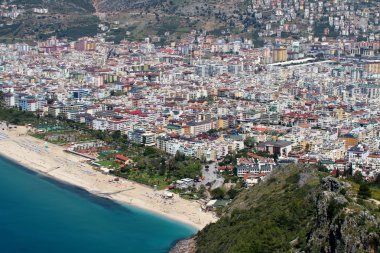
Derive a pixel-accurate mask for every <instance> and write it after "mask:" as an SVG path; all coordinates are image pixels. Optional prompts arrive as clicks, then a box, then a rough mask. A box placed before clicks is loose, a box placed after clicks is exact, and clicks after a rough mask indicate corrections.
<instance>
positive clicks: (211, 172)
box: [197, 163, 224, 190]
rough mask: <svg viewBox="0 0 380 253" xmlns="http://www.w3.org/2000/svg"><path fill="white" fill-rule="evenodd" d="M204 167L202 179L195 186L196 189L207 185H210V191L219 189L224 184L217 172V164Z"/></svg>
mask: <svg viewBox="0 0 380 253" xmlns="http://www.w3.org/2000/svg"><path fill="white" fill-rule="evenodd" d="M206 166H208V168H206ZM206 166H205V165H203V168H202V175H203V176H204V179H203V180H202V182H199V183H198V184H197V188H198V187H200V186H201V185H206V184H209V183H210V184H211V190H213V189H215V188H218V187H221V186H222V185H223V183H224V178H223V177H222V176H220V175H219V173H218V171H217V167H218V163H212V164H208V165H206Z"/></svg>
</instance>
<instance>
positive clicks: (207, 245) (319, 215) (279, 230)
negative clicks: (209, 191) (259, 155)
mask: <svg viewBox="0 0 380 253" xmlns="http://www.w3.org/2000/svg"><path fill="white" fill-rule="evenodd" d="M372 205H373V204H371V203H369V202H366V201H365V202H363V201H362V200H358V201H356V200H355V198H354V193H353V192H351V191H350V188H349V186H348V185H346V184H345V183H341V182H339V181H338V180H336V179H334V178H331V177H326V178H323V179H322V180H321V174H320V172H318V171H317V170H316V169H315V168H306V167H296V166H293V167H288V168H285V169H282V170H280V171H278V172H277V173H276V174H275V175H273V177H271V178H270V179H269V180H268V181H267V182H266V183H262V184H260V185H258V186H256V187H254V188H253V189H250V190H247V191H245V192H243V193H242V194H240V195H239V197H238V198H237V199H236V200H234V202H233V204H232V205H231V206H230V207H229V209H228V210H227V211H226V214H225V215H224V216H223V217H222V218H221V219H220V220H219V221H218V222H217V223H215V224H211V225H209V226H207V227H206V228H205V229H204V230H203V231H201V232H200V233H199V234H198V235H197V237H196V245H197V252H207V253H212V252H218V253H221V252H326V253H327V252H369V251H370V250H374V251H373V252H377V247H378V240H379V223H378V219H377V217H378V215H379V213H378V212H379V209H378V208H377V207H374V206H372Z"/></svg>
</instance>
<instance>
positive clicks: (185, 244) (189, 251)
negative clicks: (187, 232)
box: [169, 237, 196, 253]
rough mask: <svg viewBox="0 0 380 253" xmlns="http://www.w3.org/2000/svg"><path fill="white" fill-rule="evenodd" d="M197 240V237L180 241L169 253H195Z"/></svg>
mask: <svg viewBox="0 0 380 253" xmlns="http://www.w3.org/2000/svg"><path fill="white" fill-rule="evenodd" d="M195 252H196V239H195V237H192V238H189V239H185V240H181V241H178V242H177V243H176V245H175V246H174V247H173V248H172V249H171V250H170V251H169V253H195Z"/></svg>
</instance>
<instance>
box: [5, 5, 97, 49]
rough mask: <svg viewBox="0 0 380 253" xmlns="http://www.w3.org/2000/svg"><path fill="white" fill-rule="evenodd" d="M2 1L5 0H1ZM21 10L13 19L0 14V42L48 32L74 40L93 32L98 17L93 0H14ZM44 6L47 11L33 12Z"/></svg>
mask: <svg viewBox="0 0 380 253" xmlns="http://www.w3.org/2000/svg"><path fill="white" fill-rule="evenodd" d="M3 2H4V1H3ZM8 4H14V5H17V7H18V9H20V10H22V11H23V12H22V13H21V14H20V15H19V16H18V17H17V18H16V19H14V20H11V19H9V18H5V17H2V18H0V24H1V25H2V26H0V42H17V41H33V40H36V39H37V40H44V39H47V38H49V37H51V36H57V37H59V38H68V39H69V40H75V39H77V38H79V37H83V36H95V35H96V34H97V32H98V24H99V18H98V17H97V16H95V15H94V12H95V8H94V6H93V3H92V0H13V1H11V2H9V1H8ZM33 8H47V9H48V13H44V14H39V13H34V12H33Z"/></svg>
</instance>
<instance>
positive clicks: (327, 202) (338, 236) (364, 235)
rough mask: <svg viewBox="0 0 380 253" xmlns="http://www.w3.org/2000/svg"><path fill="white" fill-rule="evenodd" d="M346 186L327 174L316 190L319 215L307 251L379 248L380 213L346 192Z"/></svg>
mask: <svg viewBox="0 0 380 253" xmlns="http://www.w3.org/2000/svg"><path fill="white" fill-rule="evenodd" d="M344 189H345V186H344V185H343V184H342V183H341V182H339V181H338V180H337V179H335V178H332V177H327V178H324V179H323V180H322V182H321V186H320V190H319V191H318V192H316V196H315V201H316V215H315V217H314V218H313V220H312V223H313V227H312V229H311V231H310V233H309V235H308V240H307V247H306V249H305V251H304V252H325V253H334V252H345V253H357V252H378V249H377V244H378V243H377V242H378V239H379V235H378V233H376V231H378V230H379V224H378V222H377V220H376V217H375V216H373V215H372V214H370V213H369V212H368V211H366V210H365V209H364V208H363V207H361V206H360V205H358V204H356V203H350V201H349V200H348V199H347V198H346V197H345V196H344V195H343V194H342V191H343V192H344Z"/></svg>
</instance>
